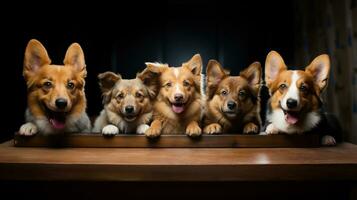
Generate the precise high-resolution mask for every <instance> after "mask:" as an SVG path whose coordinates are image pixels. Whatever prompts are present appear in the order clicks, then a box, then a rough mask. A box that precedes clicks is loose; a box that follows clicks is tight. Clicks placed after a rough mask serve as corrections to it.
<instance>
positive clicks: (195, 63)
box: [183, 54, 202, 75]
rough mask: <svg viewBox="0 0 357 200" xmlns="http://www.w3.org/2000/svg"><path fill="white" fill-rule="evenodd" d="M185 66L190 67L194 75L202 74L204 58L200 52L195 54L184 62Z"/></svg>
mask: <svg viewBox="0 0 357 200" xmlns="http://www.w3.org/2000/svg"><path fill="white" fill-rule="evenodd" d="M183 66H186V67H188V68H189V70H190V71H191V72H192V73H193V74H194V75H200V74H201V72H202V59H201V56H200V54H196V55H194V56H193V57H192V58H191V59H190V60H189V61H187V62H186V63H183Z"/></svg>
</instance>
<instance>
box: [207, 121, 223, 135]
mask: <svg viewBox="0 0 357 200" xmlns="http://www.w3.org/2000/svg"><path fill="white" fill-rule="evenodd" d="M203 132H204V133H206V134H210V135H213V134H219V133H222V126H221V125H220V124H218V123H213V124H210V125H208V126H206V127H205V128H204V129H203Z"/></svg>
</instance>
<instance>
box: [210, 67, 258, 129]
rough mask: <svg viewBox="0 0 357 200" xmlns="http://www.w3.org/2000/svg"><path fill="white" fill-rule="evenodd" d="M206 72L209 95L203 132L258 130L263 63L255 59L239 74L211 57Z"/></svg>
mask: <svg viewBox="0 0 357 200" xmlns="http://www.w3.org/2000/svg"><path fill="white" fill-rule="evenodd" d="M206 74H207V93H208V97H207V98H208V99H207V102H206V111H205V112H206V115H205V119H204V124H205V128H204V133H207V134H218V133H227V132H238V133H243V134H250V133H252V134H256V133H259V130H260V126H261V120H260V116H259V111H260V101H259V97H258V95H259V89H260V84H261V66H260V63H259V62H255V63H252V64H251V65H250V66H249V67H248V68H247V69H245V70H244V71H242V72H240V75H239V76H229V72H228V71H227V70H225V69H223V67H222V66H221V65H220V64H219V63H218V62H217V61H215V60H210V61H209V63H208V65H207V73H206Z"/></svg>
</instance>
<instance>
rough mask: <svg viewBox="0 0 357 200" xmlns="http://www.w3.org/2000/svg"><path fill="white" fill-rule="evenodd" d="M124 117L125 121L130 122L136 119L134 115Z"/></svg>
mask: <svg viewBox="0 0 357 200" xmlns="http://www.w3.org/2000/svg"><path fill="white" fill-rule="evenodd" d="M124 118H125V120H126V121H129V122H131V121H134V120H135V119H136V115H125V117H124Z"/></svg>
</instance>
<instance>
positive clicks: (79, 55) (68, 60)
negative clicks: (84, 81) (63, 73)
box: [63, 43, 87, 77]
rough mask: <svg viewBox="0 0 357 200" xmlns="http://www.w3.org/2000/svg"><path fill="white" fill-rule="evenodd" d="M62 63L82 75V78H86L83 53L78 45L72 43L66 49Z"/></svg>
mask: <svg viewBox="0 0 357 200" xmlns="http://www.w3.org/2000/svg"><path fill="white" fill-rule="evenodd" d="M63 63H64V64H65V65H71V66H73V67H74V68H75V69H76V70H77V71H78V72H80V73H82V76H83V77H86V76H87V70H86V63H85V60H84V53H83V50H82V48H81V46H80V45H79V44H78V43H73V44H71V46H69V47H68V49H67V52H66V56H65V58H64V60H63Z"/></svg>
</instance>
